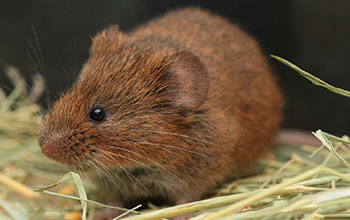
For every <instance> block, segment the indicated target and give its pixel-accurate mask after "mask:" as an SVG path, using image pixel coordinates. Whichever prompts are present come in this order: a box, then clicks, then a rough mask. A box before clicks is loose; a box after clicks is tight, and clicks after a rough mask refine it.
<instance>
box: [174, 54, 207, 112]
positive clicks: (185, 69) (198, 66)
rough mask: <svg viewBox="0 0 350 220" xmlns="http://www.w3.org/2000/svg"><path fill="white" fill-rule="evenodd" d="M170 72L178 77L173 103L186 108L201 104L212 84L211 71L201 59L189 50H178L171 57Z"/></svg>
mask: <svg viewBox="0 0 350 220" xmlns="http://www.w3.org/2000/svg"><path fill="white" fill-rule="evenodd" d="M169 72H170V73H171V74H174V76H175V77H174V78H175V79H176V86H175V87H174V89H173V90H175V91H173V100H172V101H173V104H174V105H175V106H176V107H180V108H184V109H194V108H197V107H198V106H200V105H201V104H202V103H203V101H204V100H205V98H206V97H207V93H208V90H209V84H210V79H209V73H208V71H207V68H206V67H205V65H204V64H203V63H202V62H201V61H200V59H199V58H198V57H197V56H195V55H194V54H192V53H191V52H188V51H181V52H177V53H175V54H174V55H172V57H171V65H170V68H169Z"/></svg>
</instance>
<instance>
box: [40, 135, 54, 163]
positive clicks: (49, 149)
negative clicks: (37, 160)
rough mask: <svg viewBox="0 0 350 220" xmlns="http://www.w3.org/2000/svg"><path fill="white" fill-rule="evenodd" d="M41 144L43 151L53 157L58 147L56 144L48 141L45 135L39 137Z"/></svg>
mask: <svg viewBox="0 0 350 220" xmlns="http://www.w3.org/2000/svg"><path fill="white" fill-rule="evenodd" d="M39 146H40V148H41V152H43V153H44V154H45V155H46V156H48V157H50V158H52V157H53V155H54V154H55V152H56V149H57V147H55V145H54V144H50V143H48V142H46V141H45V140H44V138H43V137H40V138H39Z"/></svg>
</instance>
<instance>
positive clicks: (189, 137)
mask: <svg viewBox="0 0 350 220" xmlns="http://www.w3.org/2000/svg"><path fill="white" fill-rule="evenodd" d="M128 131H135V132H149V133H158V134H167V135H172V136H178V137H183V138H187V139H190V140H194V141H199V142H202V143H206V144H210V145H213V144H212V143H210V142H207V141H205V140H202V139H199V138H196V137H191V136H188V135H184V134H178V133H173V132H169V131H154V130H140V129H130V130H128Z"/></svg>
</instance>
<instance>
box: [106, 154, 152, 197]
mask: <svg viewBox="0 0 350 220" xmlns="http://www.w3.org/2000/svg"><path fill="white" fill-rule="evenodd" d="M101 152H102V153H104V154H106V153H107V152H106V151H101ZM101 156H103V157H104V158H106V159H107V160H109V161H111V162H113V163H114V164H116V165H117V166H119V167H120V168H121V169H122V170H124V171H125V173H126V174H127V175H128V177H129V178H132V179H134V180H135V181H136V182H137V183H138V184H139V185H140V186H141V187H142V188H143V189H144V190H145V191H146V192H147V193H148V194H149V195H152V193H151V192H150V191H149V190H148V189H147V188H146V186H145V185H144V184H143V183H141V182H140V180H139V179H137V178H136V177H135V175H133V174H132V173H131V172H130V171H128V170H127V169H125V168H124V167H123V166H122V165H121V164H118V163H116V162H115V161H114V160H113V159H111V158H108V156H104V155H101Z"/></svg>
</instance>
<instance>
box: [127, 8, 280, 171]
mask: <svg viewBox="0 0 350 220" xmlns="http://www.w3.org/2000/svg"><path fill="white" fill-rule="evenodd" d="M145 35H156V36H162V37H166V38H169V39H172V40H174V41H177V42H179V44H180V45H184V47H185V49H188V50H190V51H191V52H193V53H194V54H195V55H196V56H198V57H199V58H200V60H201V61H202V62H203V63H204V64H205V66H206V68H207V69H208V73H209V76H210V88H209V92H208V97H207V99H206V101H205V102H204V103H203V105H202V106H200V108H201V109H205V110H206V111H207V113H208V114H209V118H211V119H212V120H211V121H212V122H213V123H214V124H215V128H216V129H218V130H217V131H216V132H217V137H219V138H218V139H221V141H222V143H221V146H223V147H224V148H225V147H231V149H230V150H229V149H225V150H224V151H226V152H227V151H229V155H230V156H232V157H234V159H233V158H231V161H232V162H233V163H234V166H236V168H237V170H236V171H239V170H244V169H246V168H247V165H250V163H251V162H252V160H255V159H256V157H257V156H258V155H259V154H261V152H262V151H263V150H264V148H266V147H268V145H269V143H270V142H271V140H272V138H273V136H274V134H275V132H276V131H277V129H278V128H279V124H280V121H281V118H282V108H283V98H282V94H281V92H280V90H279V87H278V85H277V82H276V79H275V77H274V76H273V75H272V71H271V68H270V67H269V64H268V62H267V60H266V57H265V56H264V55H263V54H262V52H261V50H260V48H259V46H258V44H257V42H256V41H255V40H254V39H252V38H251V37H250V36H249V35H248V34H246V33H245V32H243V31H242V30H241V29H240V28H239V27H238V26H236V25H233V24H231V23H230V22H228V21H227V20H225V19H223V18H222V17H220V16H217V15H215V14H211V13H210V12H208V11H205V10H202V9H198V8H186V9H181V10H176V11H172V12H170V13H168V14H167V15H166V16H164V17H160V18H159V19H156V20H153V21H151V22H149V23H147V24H146V25H144V26H141V27H139V28H137V29H135V30H134V31H132V32H131V36H145ZM221 146H218V147H221ZM232 159H233V160H232Z"/></svg>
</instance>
